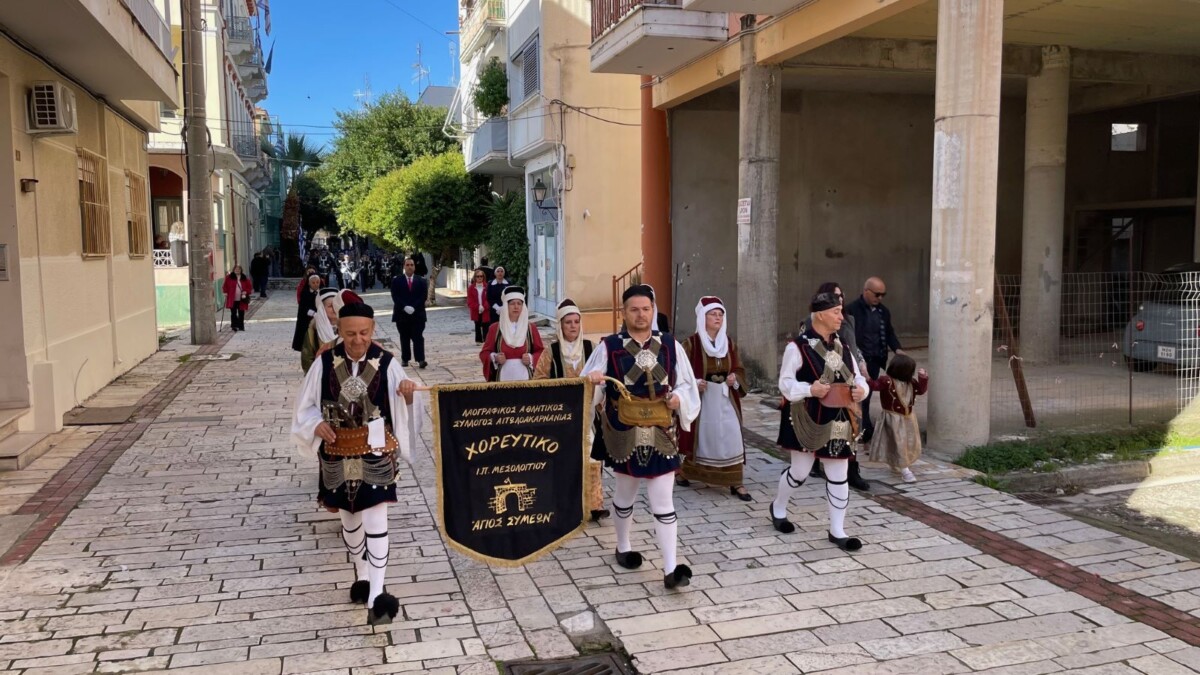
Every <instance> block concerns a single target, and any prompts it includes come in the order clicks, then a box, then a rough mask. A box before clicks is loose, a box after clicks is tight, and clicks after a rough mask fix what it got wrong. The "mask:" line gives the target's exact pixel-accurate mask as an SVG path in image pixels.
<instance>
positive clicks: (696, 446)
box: [675, 296, 751, 502]
mask: <svg viewBox="0 0 1200 675" xmlns="http://www.w3.org/2000/svg"><path fill="white" fill-rule="evenodd" d="M696 326H697V328H698V330H697V331H696V333H695V334H694V335H692V336H691V337H689V338H688V339H687V340H685V341H684V342H683V349H684V351H685V352H687V355H688V360H689V361H690V362H691V364H692V371H693V372H695V373H696V380H697V381H698V382H699V385H700V401H701V403H700V417H699V418H698V419H697V420H696V422H694V423H693V424H692V429H691V431H683V430H682V429H681V430H680V431H679V454H681V455H683V457H684V460H683V466H681V467H680V474H679V477H678V478H676V481H675V482H676V484H677V485H680V486H682V487H687V486H688V485H690V484H691V483H690V481H693V480H695V481H700V482H701V483H706V484H708V485H720V486H725V487H728V488H729V494H731V495H734V496H735V497H737V498H738V499H741V500H742V501H745V502H748V501H750V499H751V497H750V493H748V492H746V487H745V486H744V485H743V484H742V466H743V465H744V464H745V463H746V446H745V444H744V443H743V442H742V399H743V398H744V397H745V396H746V390H745V389H743V388H742V381H743V380H744V379H745V377H746V371H745V370H744V369H743V368H742V363H741V359H739V358H738V351H737V345H735V344H734V343H733V340H730V339H729V337H728V336H727V335H726V327H725V305H724V303H722V302H721V299H720V298H718V297H715V296H706V297H703V298H700V302H699V303H697V304H696Z"/></svg>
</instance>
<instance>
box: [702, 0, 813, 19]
mask: <svg viewBox="0 0 1200 675" xmlns="http://www.w3.org/2000/svg"><path fill="white" fill-rule="evenodd" d="M804 2H805V0H683V8H684V9H687V10H692V11H696V12H729V13H731V14H758V15H760V16H762V15H770V16H779V15H780V14H783V13H785V12H787V11H789V10H791V9H794V8H796V7H798V6H800V5H802V4H804Z"/></svg>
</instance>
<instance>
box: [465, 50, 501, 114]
mask: <svg viewBox="0 0 1200 675" xmlns="http://www.w3.org/2000/svg"><path fill="white" fill-rule="evenodd" d="M472 101H473V102H474V103H475V109H476V110H478V111H479V112H480V113H481V114H483V116H484V117H499V116H500V115H502V114H504V109H505V107H506V106H507V105H508V73H507V72H506V71H505V69H504V64H503V63H500V59H498V58H496V57H494V56H493V57H492V60H491V61H489V62H488V63H487V65H485V66H483V67H482V68H480V69H479V82H478V83H477V84H476V85H475V94H474V95H473V96H472Z"/></svg>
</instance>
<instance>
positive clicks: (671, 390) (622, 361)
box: [583, 285, 700, 588]
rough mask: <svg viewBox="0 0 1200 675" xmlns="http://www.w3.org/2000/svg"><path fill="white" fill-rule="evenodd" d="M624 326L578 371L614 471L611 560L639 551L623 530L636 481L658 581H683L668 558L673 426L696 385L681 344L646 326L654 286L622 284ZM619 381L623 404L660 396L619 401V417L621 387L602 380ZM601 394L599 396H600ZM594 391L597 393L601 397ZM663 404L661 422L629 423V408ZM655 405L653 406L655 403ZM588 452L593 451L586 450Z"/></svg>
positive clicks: (687, 410)
mask: <svg viewBox="0 0 1200 675" xmlns="http://www.w3.org/2000/svg"><path fill="white" fill-rule="evenodd" d="M621 300H622V312H623V313H624V316H625V328H624V329H623V330H622V331H621V332H620V333H617V334H615V335H609V336H608V337H606V338H604V340H603V341H602V342H601V343H600V344H599V345H597V346H596V351H594V352H592V356H591V358H589V359H588V361H587V364H585V365H584V367H583V375H584V376H586V377H588V378H589V379H590V380H591V381H592V383H593V384H596V385H603V388H602V389H600V387H598V391H597V400H602V405H603V410H602V411H601V430H600V431H599V432H598V433H597V440H596V442H597V445H598V446H602V451H603V452H604V453H605V454H604V457H605V462H606V463H607V464H608V465H609V466H610V467H612V469H613V472H614V474H615V475H616V486H615V490H614V491H613V509H614V511H615V513H614V514H613V515H614V518H613V524H614V526H615V527H616V530H617V552H616V553H617V555H616V559H617V564H618V565H620V566H621V567H624V568H626V569H637V568H638V567H640V566H641V564H642V555H641V554H640V553H638V552H637V551H634V550H633V547H632V545H631V544H630V541H629V532H630V529H631V528H632V526H633V505H634V502H635V501H636V500H637V496H638V490H639V488H640V486H641V483H643V482H645V483H646V495H647V498H648V501H649V503H650V513H651V514H652V515H653V516H654V519H655V521H657V522H656V523H655V535H656V537H657V539H658V548H659V551H660V553H662V571H663V585H664V586H666V587H667V588H676V587H678V586H686V585H687V584H688V583H690V580H691V577H692V570H691V568H689V567H688V566H687V565H680V564H678V562H677V560H676V546H677V541H676V540H677V537H676V534H677V530H678V525H677V522H676V521H677V518H676V515H675V500H674V494H673V492H674V488H675V472H676V471H677V470H678V469H679V464H680V457H679V447H678V445H677V444H676V440H675V424H676V421H678V424H679V426H680V427H681V428H682V429H684V430H685V431H686V430H690V429H691V425H692V421H693V420H695V419H696V415H697V414H699V412H700V390H699V388H698V387H697V384H696V376H695V375H694V374H693V373H692V367H691V365H690V364H689V363H688V358H687V354H686V353H684V351H683V347H681V346H679V343H677V342H676V341H675V338H673V337H672V336H671V335H670V334H663V333H659V332H657V331H655V330H654V329H653V327H652V326H653V324H654V319H655V309H654V290H653V289H652V288H650V287H649V286H645V285H635V286H631V287H629V289H627V290H626V291H625V293H624V295H623V296H622V298H621ZM606 377H608V378H613V379H615V380H617V381H618V382H621V383H622V385H623V388H624V389H625V390H627V393H628V394H629V396H631V397H632V399H631V402H633V403H635V404H636V403H638V402H642V403H644V402H646V401H649V400H653V401H663V403H661V404H659V403H653V404H651V405H650V406H648V407H640V408H639V407H638V406H636V405H635V406H626V407H625V409H626V410H628V411H630V414H629V416H623V415H621V408H620V406H622V405H623V403H619V401H621V399H622V392H621V389H620V388H618V387H617V386H616V385H614V384H612V383H609V382H606V380H605V378H606ZM601 392H602V393H601ZM601 395H602V396H603V398H602V399H601ZM662 405H665V406H666V411H667V414H666V415H665V418H666V419H665V420H664V419H657V418H656V417H655V418H648V419H654V422H655V423H654V424H645V425H643V424H637V423H633V422H635V420H633V419H632V416H633V413H634V412H635V411H636V410H637V409H641V410H644V411H647V412H650V413H651V414H654V413H655V411H660V410H661V406H662ZM656 406H657V407H656ZM593 456H595V455H593Z"/></svg>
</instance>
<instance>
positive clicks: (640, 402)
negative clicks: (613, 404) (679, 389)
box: [604, 377, 675, 429]
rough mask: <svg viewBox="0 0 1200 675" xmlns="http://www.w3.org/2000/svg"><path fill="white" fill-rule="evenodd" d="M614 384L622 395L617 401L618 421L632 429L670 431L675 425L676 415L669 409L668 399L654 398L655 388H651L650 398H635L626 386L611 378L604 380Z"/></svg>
mask: <svg viewBox="0 0 1200 675" xmlns="http://www.w3.org/2000/svg"><path fill="white" fill-rule="evenodd" d="M604 379H606V380H608V381H609V382H612V383H613V384H614V385H616V387H617V391H618V392H619V393H620V394H621V398H619V399H617V420H619V421H620V422H621V424H626V425H628V426H631V427H662V428H664V429H668V428H670V427H671V425H673V424H674V423H675V417H674V414H673V413H672V412H671V409H670V408H668V407H667V401H666V399H661V398H655V397H654V387H653V386H651V387H650V398H648V399H645V398H634V397H633V396H631V395H630V393H629V390H628V389H626V388H625V384H624V383H623V382H621V381H620V380H616V379H613V378H611V377H606V378H604Z"/></svg>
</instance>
